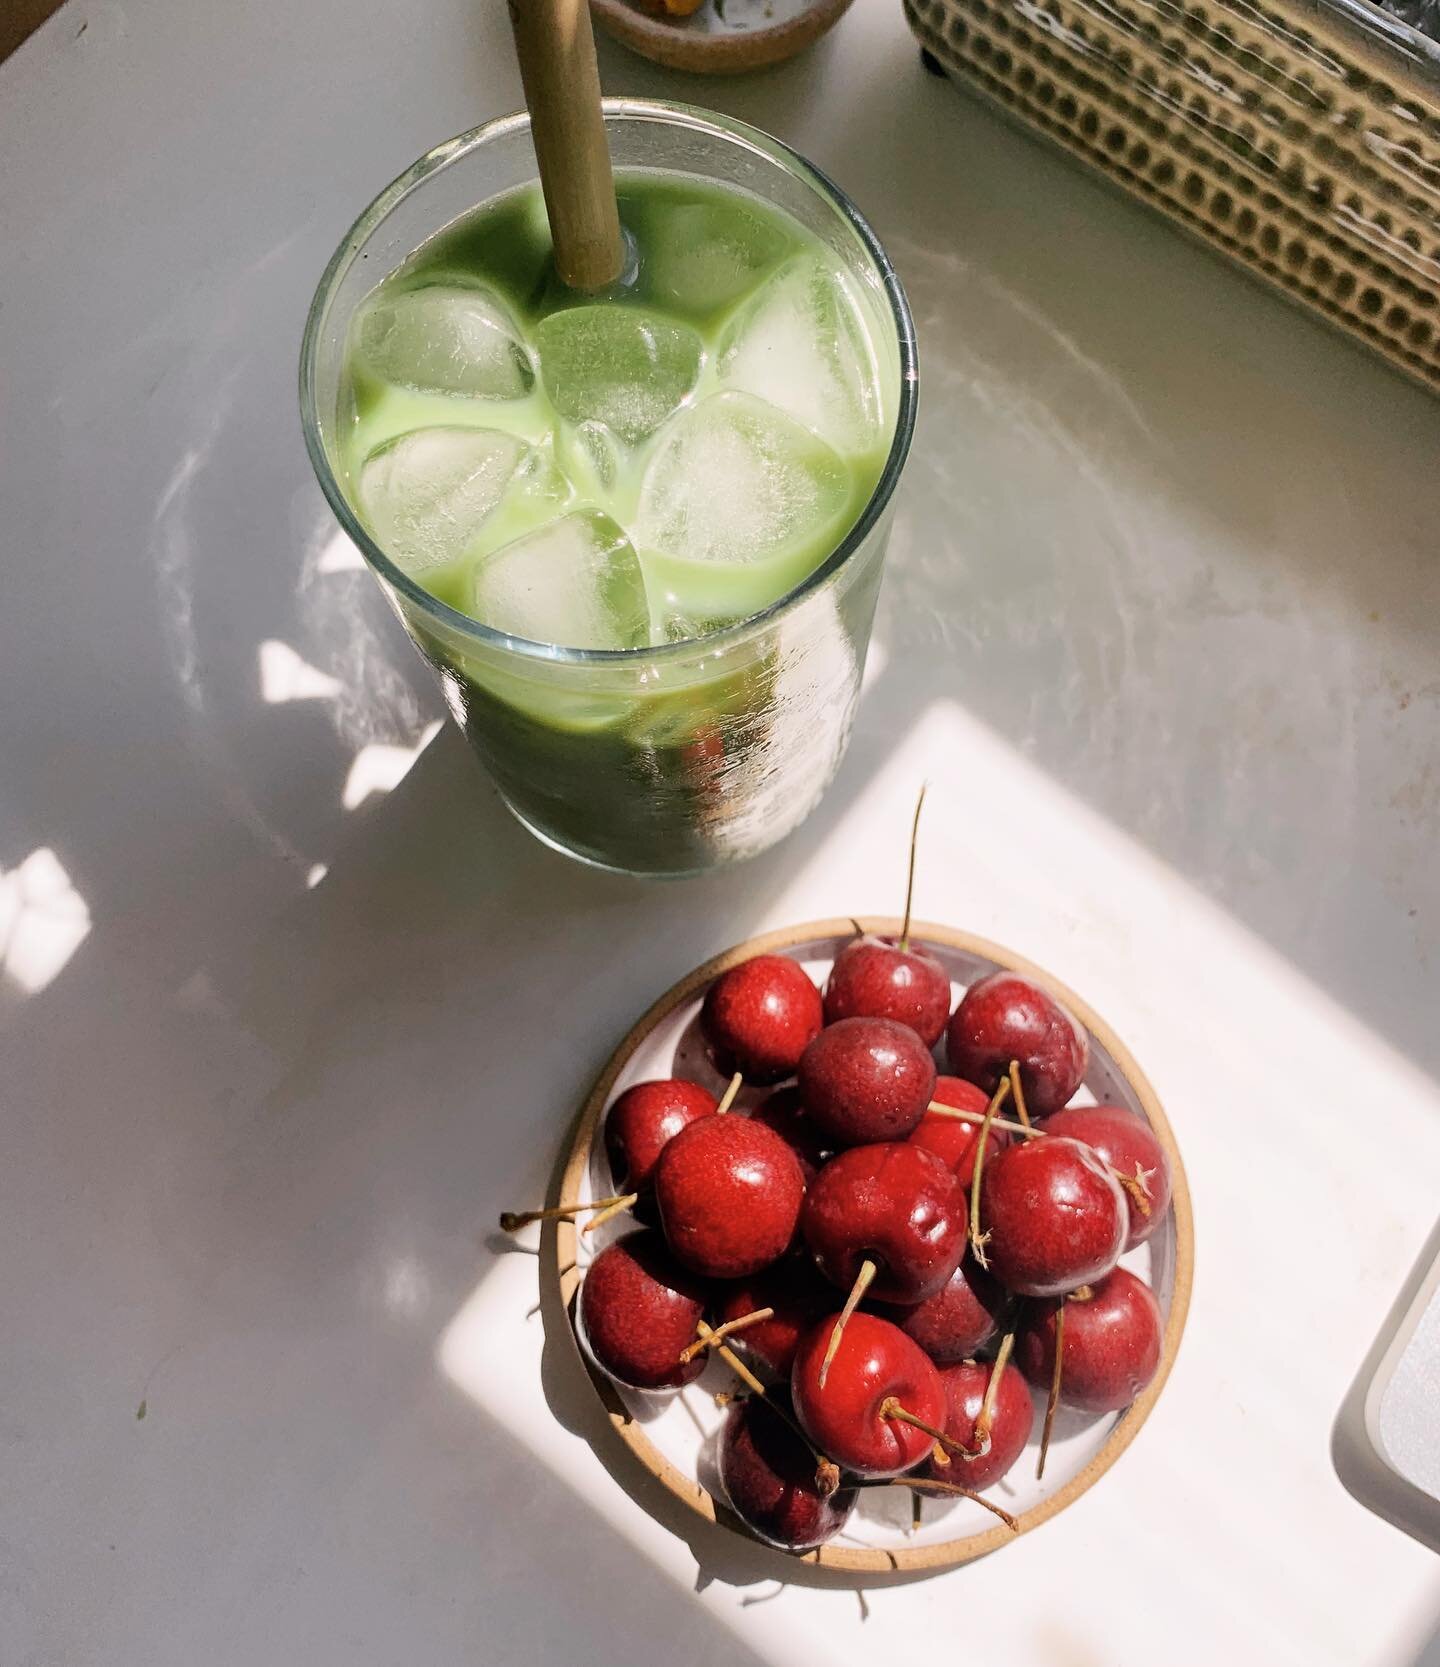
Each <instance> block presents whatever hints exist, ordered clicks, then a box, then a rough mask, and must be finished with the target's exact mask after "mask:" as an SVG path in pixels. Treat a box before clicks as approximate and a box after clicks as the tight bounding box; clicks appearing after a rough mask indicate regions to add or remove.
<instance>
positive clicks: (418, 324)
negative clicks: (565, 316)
mask: <svg viewBox="0 0 1440 1667" xmlns="http://www.w3.org/2000/svg"><path fill="white" fill-rule="evenodd" d="M355 351H356V356H357V358H358V359H359V360H360V362H361V363H362V364H363V365H365V366H366V367H367V368H368V369H369V370H370V371H371V372H372V373H373V374H374V375H375V376H378V377H379V378H381V380H382V381H385V382H394V383H398V384H399V385H400V386H402V387H406V388H419V389H421V390H422V391H424V392H426V393H440V394H465V395H467V396H468V397H469V398H471V399H521V398H523V397H524V396H525V395H526V394H528V393H529V392H530V390H531V389H532V388H533V387H534V386H535V368H534V366H533V364H532V363H531V359H530V350H529V349H528V348H527V347H526V346H525V343H524V341H523V339H522V336H521V331H520V327H519V325H518V324H517V323H516V322H515V320H514V318H513V317H512V316H511V314H510V311H509V309H508V308H507V307H506V306H505V304H504V303H503V302H502V301H501V300H500V299H499V297H498V296H496V295H495V294H494V293H493V292H492V291H491V290H488V289H486V288H484V287H483V286H482V285H479V284H474V285H467V284H463V283H436V284H424V285H421V286H420V287H418V288H416V289H404V290H401V291H399V292H398V294H391V293H390V292H388V291H386V290H382V291H381V292H380V294H379V295H378V296H377V297H376V298H375V299H374V300H372V301H371V302H370V303H369V304H368V305H367V306H366V308H365V310H364V311H363V312H362V313H361V315H360V319H359V324H358V337H357V341H356V349H355Z"/></svg>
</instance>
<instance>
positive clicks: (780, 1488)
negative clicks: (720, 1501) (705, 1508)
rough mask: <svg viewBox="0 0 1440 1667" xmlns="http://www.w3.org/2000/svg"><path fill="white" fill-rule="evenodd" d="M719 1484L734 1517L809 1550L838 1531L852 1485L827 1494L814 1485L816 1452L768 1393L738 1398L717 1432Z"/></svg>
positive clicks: (779, 1541)
mask: <svg viewBox="0 0 1440 1667" xmlns="http://www.w3.org/2000/svg"><path fill="white" fill-rule="evenodd" d="M718 1468H719V1471H720V1482H721V1485H722V1486H723V1487H724V1489H725V1492H726V1494H727V1495H728V1496H729V1500H730V1505H731V1508H732V1509H733V1510H734V1512H735V1514H736V1516H738V1517H739V1518H740V1520H741V1521H742V1522H743V1523H744V1524H745V1525H746V1527H747V1528H749V1529H750V1530H751V1532H752V1533H754V1534H757V1535H758V1536H759V1537H760V1538H761V1539H762V1540H768V1541H769V1542H770V1544H771V1545H778V1546H779V1547H780V1548H781V1549H782V1550H784V1551H810V1550H813V1548H814V1547H815V1546H817V1545H823V1544H824V1543H825V1541H826V1540H828V1539H831V1538H832V1537H833V1536H834V1535H835V1534H837V1533H838V1532H839V1531H840V1529H842V1528H843V1527H844V1526H845V1524H846V1522H847V1521H848V1519H849V1516H850V1512H851V1511H852V1510H853V1509H854V1507H855V1489H854V1488H841V1489H840V1490H839V1491H838V1492H836V1493H832V1494H831V1495H829V1497H828V1498H827V1497H826V1496H825V1495H824V1494H822V1493H821V1492H820V1490H819V1488H818V1487H817V1486H816V1483H815V1469H816V1460H815V1454H814V1453H813V1452H811V1450H810V1449H809V1448H808V1447H807V1446H806V1445H805V1443H804V1442H803V1441H802V1440H801V1439H800V1437H799V1436H798V1435H796V1433H795V1431H794V1430H792V1429H791V1428H790V1426H789V1425H788V1424H787V1423H786V1422H785V1420H784V1419H783V1418H782V1417H781V1416H780V1414H779V1413H778V1412H777V1411H776V1410H775V1408H774V1407H773V1406H772V1405H771V1404H770V1400H769V1398H768V1396H758V1395H752V1396H751V1397H750V1398H749V1399H748V1400H744V1401H738V1402H737V1403H736V1404H735V1405H734V1406H732V1407H731V1409H730V1411H729V1412H728V1413H727V1414H726V1417H725V1425H724V1428H723V1429H722V1430H721V1432H720V1452H719V1459H718Z"/></svg>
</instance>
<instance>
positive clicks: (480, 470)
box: [356, 428, 543, 574]
mask: <svg viewBox="0 0 1440 1667" xmlns="http://www.w3.org/2000/svg"><path fill="white" fill-rule="evenodd" d="M542 465H543V460H542V459H541V458H540V457H539V456H538V454H537V453H536V449H535V447H533V446H530V445H527V444H526V442H525V441H524V440H520V439H517V438H516V436H515V435H513V434H502V433H500V432H499V431H498V430H496V429H491V428H418V429H414V430H413V431H412V432H411V433H409V434H402V435H400V436H399V437H398V438H397V439H394V440H387V441H386V442H385V443H384V445H381V446H377V447H376V448H375V450H374V451H373V452H371V453H370V455H369V457H367V458H366V459H365V461H364V463H363V464H361V466H360V475H359V480H358V481H357V483H356V489H357V495H358V497H359V500H360V512H361V514H362V515H363V516H364V518H365V520H366V521H367V522H368V523H369V525H370V530H371V531H372V532H373V533H374V534H375V537H376V539H377V540H378V542H379V544H380V547H381V548H382V549H383V550H384V551H385V553H386V554H387V555H388V556H390V557H392V558H393V559H394V561H395V562H396V563H397V564H398V565H399V566H400V567H403V568H404V569H405V571H406V572H407V573H415V574H421V573H425V572H427V571H429V570H431V569H433V568H437V567H444V566H446V565H447V564H448V563H450V562H452V561H454V560H456V558H457V557H459V556H460V555H462V554H463V553H464V552H465V551H466V550H467V549H468V548H469V547H470V546H471V545H472V544H473V543H474V542H475V539H476V538H477V537H478V535H479V533H480V531H481V528H482V527H483V526H484V525H485V523H486V521H487V520H489V518H490V517H491V516H492V515H493V514H494V512H495V510H496V508H497V507H498V506H499V504H500V502H501V500H502V499H504V498H505V497H506V495H507V493H510V492H517V491H536V490H542V488H541V487H540V485H539V483H538V480H537V477H538V476H540V475H541V474H543V467H542Z"/></svg>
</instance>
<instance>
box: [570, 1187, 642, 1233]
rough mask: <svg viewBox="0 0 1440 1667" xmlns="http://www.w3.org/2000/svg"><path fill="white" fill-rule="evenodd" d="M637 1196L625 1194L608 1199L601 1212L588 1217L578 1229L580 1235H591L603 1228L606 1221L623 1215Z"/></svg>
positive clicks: (632, 1193)
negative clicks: (597, 1229) (598, 1228)
mask: <svg viewBox="0 0 1440 1667" xmlns="http://www.w3.org/2000/svg"><path fill="white" fill-rule="evenodd" d="M639 1196H640V1194H639V1193H638V1192H627V1193H625V1194H624V1195H623V1196H622V1197H620V1198H612V1199H610V1201H609V1202H608V1203H607V1204H606V1205H605V1208H604V1209H603V1210H601V1211H600V1212H599V1213H598V1214H597V1215H593V1216H591V1217H590V1219H589V1221H587V1222H586V1223H585V1225H584V1226H583V1227H582V1228H581V1229H580V1231H581V1233H582V1234H583V1233H593V1232H594V1231H595V1229H596V1228H597V1227H603V1226H604V1225H605V1223H606V1222H607V1221H613V1220H614V1219H615V1217H616V1216H618V1215H623V1214H624V1213H625V1211H626V1210H628V1209H629V1208H630V1206H631V1205H632V1204H633V1203H634V1202H635V1201H636V1199H638V1198H639Z"/></svg>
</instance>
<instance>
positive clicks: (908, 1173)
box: [800, 1140, 969, 1303]
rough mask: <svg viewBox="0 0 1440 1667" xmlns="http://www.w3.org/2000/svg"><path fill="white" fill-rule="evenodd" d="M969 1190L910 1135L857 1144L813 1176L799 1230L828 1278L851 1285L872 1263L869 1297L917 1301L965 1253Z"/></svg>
mask: <svg viewBox="0 0 1440 1667" xmlns="http://www.w3.org/2000/svg"><path fill="white" fill-rule="evenodd" d="M968 1225H969V1210H968V1208H967V1206H966V1202H965V1189H964V1188H963V1187H962V1186H961V1185H960V1183H959V1182H958V1181H957V1180H956V1179H955V1177H954V1175H952V1174H951V1173H950V1171H949V1170H948V1169H947V1168H946V1167H945V1165H944V1164H943V1163H942V1162H941V1161H940V1159H939V1158H937V1157H936V1156H935V1154H934V1153H933V1152H927V1151H926V1150H925V1149H924V1147H922V1146H911V1145H910V1144H909V1143H908V1142H906V1141H903V1140H902V1141H888V1142H885V1143H884V1144H881V1145H877V1146H853V1147H851V1149H850V1150H849V1151H848V1152H841V1153H840V1154H839V1155H838V1156H837V1157H833V1158H831V1160H830V1162H829V1163H827V1164H826V1165H825V1167H824V1168H823V1169H822V1170H821V1171H820V1173H819V1174H818V1175H817V1176H816V1177H815V1180H814V1182H813V1183H812V1185H811V1187H810V1189H809V1191H808V1192H807V1194H806V1196H805V1205H804V1209H803V1210H802V1212H801V1218H800V1228H801V1232H802V1233H803V1234H804V1235H805V1242H806V1244H808V1245H809V1247H810V1249H811V1250H812V1252H813V1253H814V1256H815V1260H816V1262H817V1263H818V1264H819V1266H820V1271H821V1272H822V1273H823V1274H824V1275H825V1277H826V1278H827V1279H828V1280H830V1281H831V1283H832V1284H835V1285H837V1286H839V1287H840V1289H841V1290H844V1291H848V1290H849V1289H850V1288H851V1286H852V1285H854V1283H855V1280H856V1277H857V1276H858V1274H859V1273H860V1269H861V1265H862V1264H863V1263H865V1262H867V1261H868V1262H872V1263H873V1264H874V1265H875V1269H876V1272H875V1275H874V1279H873V1282H872V1284H871V1286H870V1295H871V1296H872V1297H873V1298H874V1299H875V1300H876V1301H878V1302H899V1303H916V1302H923V1301H924V1300H925V1298H926V1297H928V1296H933V1295H934V1294H935V1292H936V1291H939V1290H941V1289H942V1288H943V1287H944V1285H945V1284H946V1283H947V1282H948V1280H949V1278H950V1275H951V1274H952V1273H954V1271H955V1269H956V1267H957V1266H958V1265H959V1261H960V1258H961V1256H962V1255H963V1254H964V1252H965V1230H966V1228H967V1226H968Z"/></svg>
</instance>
